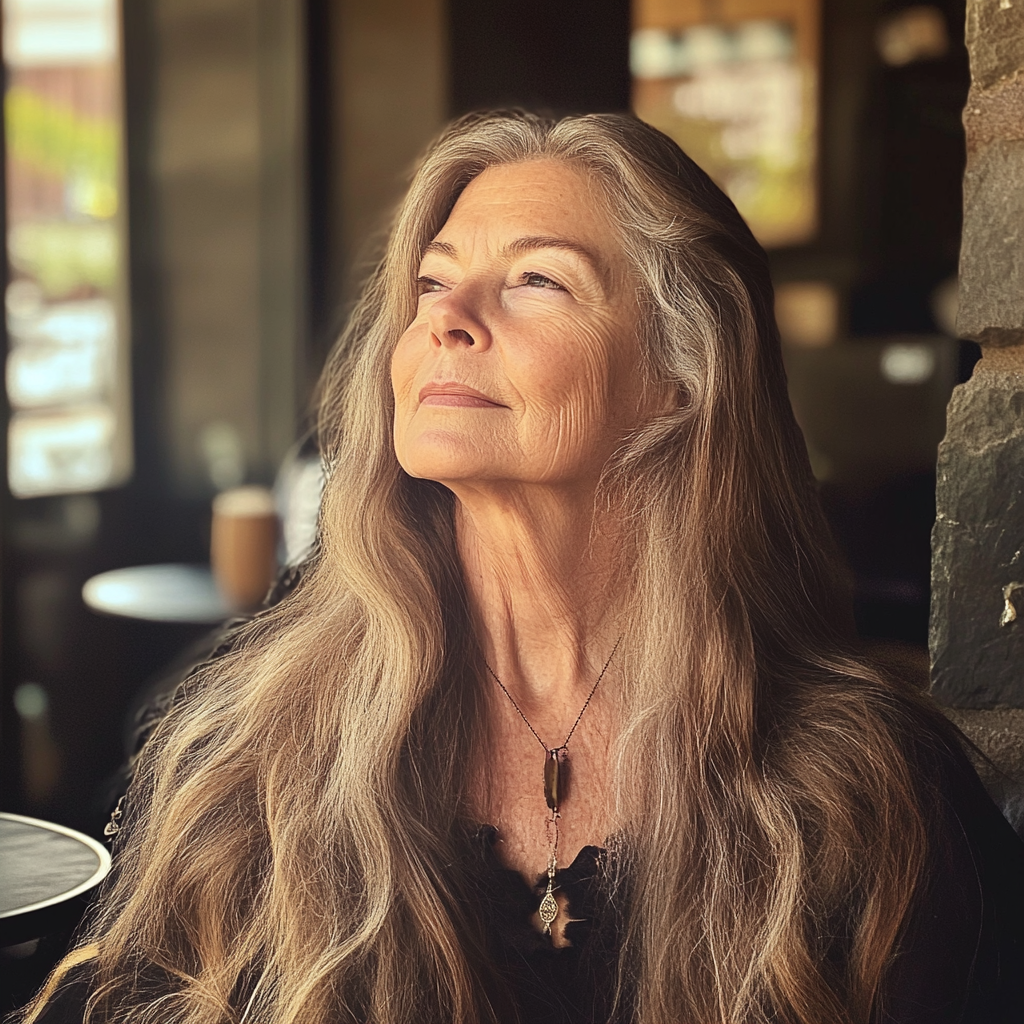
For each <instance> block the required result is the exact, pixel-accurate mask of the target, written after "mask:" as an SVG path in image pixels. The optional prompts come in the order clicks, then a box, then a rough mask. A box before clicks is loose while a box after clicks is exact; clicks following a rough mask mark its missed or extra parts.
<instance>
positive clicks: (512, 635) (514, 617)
mask: <svg viewBox="0 0 1024 1024" xmlns="http://www.w3.org/2000/svg"><path fill="white" fill-rule="evenodd" d="M456 535H457V541H458V547H459V554H460V556H461V559H462V564H463V567H464V571H465V576H466V585H467V588H468V590H469V596H470V602H471V606H472V609H473V614H474V617H475V619H476V623H477V629H478V631H479V634H480V641H481V645H482V647H483V651H484V656H485V657H486V659H487V662H488V664H489V665H490V666H491V667H492V668H493V670H494V671H495V672H496V673H497V675H498V676H499V678H500V679H501V680H502V682H503V683H504V685H505V686H506V687H507V688H508V689H509V691H510V692H512V693H513V694H514V695H515V697H516V700H517V702H518V703H520V705H521V706H522V707H523V710H524V711H527V709H528V708H533V709H541V708H543V709H545V710H548V711H551V712H557V708H558V707H559V706H560V705H563V704H564V705H566V706H572V705H574V704H578V702H579V700H580V695H581V693H582V694H583V696H584V697H585V695H586V692H587V691H589V689H590V687H591V686H592V685H593V683H594V679H595V677H596V672H597V671H600V667H601V665H602V664H603V663H604V661H605V659H606V658H607V656H608V654H609V652H610V651H611V649H612V646H613V645H614V643H615V638H616V636H617V635H618V623H617V619H618V607H619V602H618V600H617V596H618V595H616V594H615V592H614V591H615V588H614V586H613V580H614V578H615V573H616V561H617V558H616V555H617V553H618V549H619V545H618V543H617V540H618V530H617V529H615V528H614V525H613V523H612V521H611V518H610V517H609V516H605V517H601V518H595V514H594V496H593V492H592V491H591V492H590V493H589V494H584V495H582V496H580V495H572V494H570V495H566V494H564V493H552V492H551V491H543V490H539V489H538V490H535V491H533V492H532V493H523V492H522V491H518V492H517V493H515V494H514V495H511V496H509V495H502V496H501V498H500V499H496V498H495V497H494V496H493V495H487V496H482V495H480V494H477V493H474V494H470V495H459V501H458V504H457V514H456Z"/></svg>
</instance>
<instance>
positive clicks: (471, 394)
mask: <svg viewBox="0 0 1024 1024" xmlns="http://www.w3.org/2000/svg"><path fill="white" fill-rule="evenodd" d="M420 405H454V406H461V407H463V408H468V409H501V408H503V406H502V405H501V403H500V402H495V401H494V400H493V399H490V398H488V397H487V396H486V395H485V394H483V393H482V392H480V391H476V390H474V389H473V388H468V387H466V385H465V384H428V385H427V386H426V387H425V388H423V389H422V390H421V391H420Z"/></svg>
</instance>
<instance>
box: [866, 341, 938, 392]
mask: <svg viewBox="0 0 1024 1024" xmlns="http://www.w3.org/2000/svg"><path fill="white" fill-rule="evenodd" d="M936 362H937V360H936V357H935V349H934V348H933V347H932V346H931V345H927V344H924V343H923V342H918V343H906V342H904V343H897V344H893V345H886V346H885V348H883V349H882V355H881V360H880V363H881V365H880V369H881V371H882V376H883V377H884V378H885V379H886V380H887V381H888V382H889V383H890V384H923V383H924V382H925V381H927V380H930V379H931V377H932V374H934V373H935V365H936Z"/></svg>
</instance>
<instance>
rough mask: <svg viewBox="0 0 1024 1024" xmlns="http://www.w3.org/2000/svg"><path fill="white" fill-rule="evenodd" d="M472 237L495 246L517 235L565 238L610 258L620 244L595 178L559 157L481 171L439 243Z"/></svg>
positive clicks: (437, 237)
mask: <svg viewBox="0 0 1024 1024" xmlns="http://www.w3.org/2000/svg"><path fill="white" fill-rule="evenodd" d="M473 236H482V237H483V238H484V239H486V238H491V239H493V240H494V242H495V243H496V244H505V243H507V241H508V239H509V238H511V237H514V236H526V237H540V236H550V237H553V238H566V239H570V240H576V241H578V242H579V243H580V244H581V245H582V246H584V247H586V248H588V249H591V248H595V247H596V248H597V249H599V250H602V255H605V256H609V255H611V254H612V252H615V251H618V250H619V248H620V246H619V244H618V238H617V236H616V233H615V231H614V229H613V226H612V223H611V219H610V218H609V216H608V214H607V212H606V209H605V203H604V201H603V196H602V195H601V190H600V189H599V188H598V187H597V186H596V183H595V182H594V180H593V178H592V176H591V175H589V174H588V173H587V172H586V171H585V170H583V169H582V168H577V167H575V166H573V165H571V164H568V163H566V162H564V161H561V160H554V159H544V160H531V161H529V162H525V163H516V164H499V165H497V166H494V167H488V168H487V169H486V170H485V171H483V172H481V173H480V174H479V175H477V177H475V178H474V179H473V180H472V181H471V182H470V183H469V184H468V185H467V186H466V188H465V189H464V190H463V192H462V194H461V195H460V196H459V199H458V201H457V202H456V204H455V206H454V208H453V209H452V212H451V213H450V214H449V216H448V219H447V220H446V221H445V223H444V225H443V226H442V227H441V230H440V231H438V233H437V235H436V236H435V239H434V241H437V242H441V243H448V244H455V245H458V244H459V241H460V240H461V241H463V242H466V241H468V240H469V238H471V237H473ZM499 240H500V242H499Z"/></svg>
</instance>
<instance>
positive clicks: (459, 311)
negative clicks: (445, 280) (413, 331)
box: [427, 286, 491, 350]
mask: <svg viewBox="0 0 1024 1024" xmlns="http://www.w3.org/2000/svg"><path fill="white" fill-rule="evenodd" d="M480 302H481V296H480V295H479V294H476V292H475V290H474V289H468V288H463V287H462V286H456V287H455V288H453V289H452V290H451V291H450V292H448V294H447V295H443V296H441V297H440V298H438V299H436V300H435V301H434V303H433V305H432V306H431V307H430V315H429V316H428V318H427V319H428V324H429V326H430V336H431V341H432V342H433V343H434V344H435V345H437V346H438V347H440V348H473V349H477V350H480V349H486V348H489V347H490V344H491V332H490V330H489V329H488V328H487V326H486V324H485V323H484V318H483V316H482V315H481V311H480V309H479V305H480Z"/></svg>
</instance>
